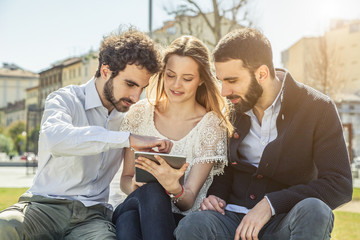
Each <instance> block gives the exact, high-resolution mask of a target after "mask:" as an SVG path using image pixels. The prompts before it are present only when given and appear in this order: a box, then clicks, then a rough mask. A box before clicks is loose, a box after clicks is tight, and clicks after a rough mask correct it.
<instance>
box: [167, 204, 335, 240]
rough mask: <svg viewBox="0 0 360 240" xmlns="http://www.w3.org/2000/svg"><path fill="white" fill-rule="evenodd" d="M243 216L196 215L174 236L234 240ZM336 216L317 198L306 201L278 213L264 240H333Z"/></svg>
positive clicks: (265, 230)
mask: <svg viewBox="0 0 360 240" xmlns="http://www.w3.org/2000/svg"><path fill="white" fill-rule="evenodd" d="M243 217H244V214H238V213H234V212H230V211H226V212H225V215H222V214H220V213H218V212H215V211H201V212H194V213H191V214H189V215H187V216H186V217H185V218H183V219H182V220H181V221H180V223H179V226H178V227H177V228H176V230H175V232H174V235H175V236H176V239H178V240H189V239H192V240H195V239H199V240H202V239H207V240H210V239H214V240H215V239H216V240H233V239H234V236H235V231H236V228H237V227H238V225H239V224H240V222H241V220H242V219H243ZM333 222H334V215H333V213H332V211H331V209H330V208H329V207H328V206H327V205H326V204H325V203H324V202H322V201H320V200H319V199H316V198H308V199H305V200H303V201H301V202H299V203H298V204H296V205H295V206H294V207H293V209H292V210H291V211H290V212H289V213H287V214H279V215H276V216H274V217H272V218H271V219H270V221H269V222H268V223H267V224H266V225H265V226H264V227H263V228H262V229H261V231H260V234H259V239H261V240H273V239H276V240H289V239H291V240H309V239H311V240H325V239H326V240H328V239H330V237H331V231H332V228H333Z"/></svg>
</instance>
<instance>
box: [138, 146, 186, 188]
mask: <svg viewBox="0 0 360 240" xmlns="http://www.w3.org/2000/svg"><path fill="white" fill-rule="evenodd" d="M134 154H135V159H137V158H139V157H144V158H147V159H149V160H151V161H153V162H155V163H157V164H158V165H159V161H158V160H157V159H156V158H155V155H158V156H160V157H161V158H162V159H164V160H165V161H166V163H167V164H168V165H169V166H170V167H172V168H174V169H180V168H181V167H182V166H183V165H184V164H185V163H186V157H185V156H180V155H171V154H163V153H154V152H135V153H134ZM144 167H147V166H145V165H144ZM135 179H136V182H146V183H148V182H156V181H157V180H156V178H155V177H154V176H153V175H152V174H151V173H150V172H149V171H147V170H144V169H141V168H140V167H135ZM180 183H181V184H183V183H184V176H182V177H181V178H180Z"/></svg>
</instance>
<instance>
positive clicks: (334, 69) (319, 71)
mask: <svg viewBox="0 0 360 240" xmlns="http://www.w3.org/2000/svg"><path fill="white" fill-rule="evenodd" d="M311 50H312V51H310V52H311V53H310V54H309V58H308V61H306V65H305V66H306V71H307V75H308V77H307V78H306V82H305V83H306V84H308V85H310V86H312V87H313V88H315V89H317V90H319V91H321V92H323V93H324V94H326V95H328V96H330V97H331V98H335V97H336V95H337V94H338V93H341V92H342V91H343V90H344V87H345V84H346V78H345V76H344V71H343V69H342V65H341V64H340V61H339V55H338V54H337V52H336V48H335V46H333V45H330V44H329V43H328V41H327V39H326V37H325V36H322V37H319V38H318V44H317V45H316V46H315V47H314V48H313V49H311Z"/></svg>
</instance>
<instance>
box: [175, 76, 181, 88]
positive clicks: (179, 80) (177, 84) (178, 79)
mask: <svg viewBox="0 0 360 240" xmlns="http://www.w3.org/2000/svg"><path fill="white" fill-rule="evenodd" d="M180 86H181V78H180V77H178V78H176V79H175V82H174V87H175V88H179V87H180Z"/></svg>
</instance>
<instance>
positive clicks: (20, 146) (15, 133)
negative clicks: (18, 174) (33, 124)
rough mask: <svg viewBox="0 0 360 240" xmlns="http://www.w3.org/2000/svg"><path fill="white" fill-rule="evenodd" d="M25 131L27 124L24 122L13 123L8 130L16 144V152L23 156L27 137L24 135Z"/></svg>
mask: <svg viewBox="0 0 360 240" xmlns="http://www.w3.org/2000/svg"><path fill="white" fill-rule="evenodd" d="M25 130H26V128H25V123H24V122H23V121H17V122H13V123H12V124H10V126H8V127H7V129H6V132H7V135H8V136H9V137H10V138H11V140H12V142H13V143H14V151H16V152H17V153H18V154H22V153H23V152H24V151H25V147H26V135H23V133H24V132H25Z"/></svg>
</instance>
